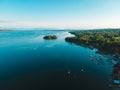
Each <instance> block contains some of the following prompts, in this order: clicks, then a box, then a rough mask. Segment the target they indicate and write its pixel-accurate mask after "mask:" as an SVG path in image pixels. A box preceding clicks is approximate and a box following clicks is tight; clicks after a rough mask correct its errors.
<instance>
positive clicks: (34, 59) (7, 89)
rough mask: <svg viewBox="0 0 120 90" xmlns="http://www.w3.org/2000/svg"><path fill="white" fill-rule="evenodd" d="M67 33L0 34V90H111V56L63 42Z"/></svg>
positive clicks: (48, 31)
mask: <svg viewBox="0 0 120 90" xmlns="http://www.w3.org/2000/svg"><path fill="white" fill-rule="evenodd" d="M68 32H69V31H57V30H56V31H54V30H46V31H45V30H41V31H38V30H31V31H10V32H0V90H49V89H55V90H56V89H57V90H58V89H59V90H61V89H62V90H66V89H69V90H112V88H110V87H109V84H110V82H109V81H110V78H111V74H112V70H113V68H112V66H113V65H112V64H111V63H110V61H109V59H110V57H109V56H103V55H100V54H96V53H95V51H96V50H95V49H94V50H91V49H89V48H86V47H82V46H78V45H75V44H72V43H67V42H65V37H67V36H72V35H71V34H70V33H68ZM51 34H55V35H57V36H58V39H57V40H44V39H43V36H44V35H51ZM91 56H92V58H91ZM99 57H100V58H102V59H100V60H99Z"/></svg>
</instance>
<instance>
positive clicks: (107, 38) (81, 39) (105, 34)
mask: <svg viewBox="0 0 120 90" xmlns="http://www.w3.org/2000/svg"><path fill="white" fill-rule="evenodd" d="M70 33H71V34H74V35H75V36H74V37H67V38H65V40H66V41H67V42H71V43H76V44H79V45H84V46H87V47H90V46H92V47H94V48H97V49H98V51H99V52H100V53H103V54H115V53H118V54H120V29H99V30H84V31H83V30H81V31H72V32H70Z"/></svg>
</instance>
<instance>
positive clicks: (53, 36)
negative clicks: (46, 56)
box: [43, 35, 57, 40]
mask: <svg viewBox="0 0 120 90" xmlns="http://www.w3.org/2000/svg"><path fill="white" fill-rule="evenodd" d="M43 38H44V39H46V40H53V39H57V36H56V35H48V36H44V37H43Z"/></svg>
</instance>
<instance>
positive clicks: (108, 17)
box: [0, 0, 120, 29]
mask: <svg viewBox="0 0 120 90" xmlns="http://www.w3.org/2000/svg"><path fill="white" fill-rule="evenodd" d="M119 9H120V0H0V27H7V28H14V27H15V28H17V27H18V28H33V27H36V28H75V29H76V28H79V29H89V28H119V27H120V25H119V24H120V12H119V11H120V10H119Z"/></svg>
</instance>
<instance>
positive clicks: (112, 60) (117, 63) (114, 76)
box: [89, 54, 120, 90]
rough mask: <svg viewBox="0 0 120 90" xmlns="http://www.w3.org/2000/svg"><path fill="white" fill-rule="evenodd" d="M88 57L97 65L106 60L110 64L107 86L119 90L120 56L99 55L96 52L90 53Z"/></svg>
mask: <svg viewBox="0 0 120 90" xmlns="http://www.w3.org/2000/svg"><path fill="white" fill-rule="evenodd" d="M89 58H90V60H91V61H92V62H95V63H96V64H97V65H104V64H106V62H107V63H109V64H111V65H112V73H111V75H110V82H109V87H111V88H112V89H113V90H120V56H119V57H118V56H117V57H116V55H114V56H101V55H98V54H93V55H92V54H91V55H90V56H89Z"/></svg>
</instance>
